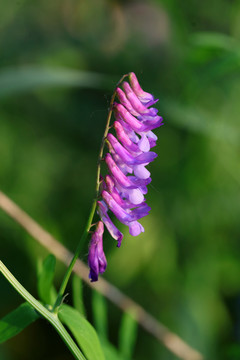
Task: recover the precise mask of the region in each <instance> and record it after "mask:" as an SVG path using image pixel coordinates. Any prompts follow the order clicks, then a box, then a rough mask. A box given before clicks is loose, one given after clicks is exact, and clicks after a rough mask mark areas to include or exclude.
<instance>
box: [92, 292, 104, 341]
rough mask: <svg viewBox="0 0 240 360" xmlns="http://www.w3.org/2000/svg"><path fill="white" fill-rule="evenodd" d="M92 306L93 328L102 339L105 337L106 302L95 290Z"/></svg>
mask: <svg viewBox="0 0 240 360" xmlns="http://www.w3.org/2000/svg"><path fill="white" fill-rule="evenodd" d="M92 308H93V318H94V325H95V328H96V330H97V332H98V334H99V335H100V336H101V338H102V339H107V337H108V336H107V333H108V331H107V302H106V299H105V298H104V297H103V296H102V295H101V294H99V293H98V292H97V291H93V299H92Z"/></svg>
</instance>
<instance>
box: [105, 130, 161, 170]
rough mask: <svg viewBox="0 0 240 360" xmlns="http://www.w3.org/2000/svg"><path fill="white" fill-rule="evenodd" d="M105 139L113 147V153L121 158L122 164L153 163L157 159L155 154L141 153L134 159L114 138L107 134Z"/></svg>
mask: <svg viewBox="0 0 240 360" xmlns="http://www.w3.org/2000/svg"><path fill="white" fill-rule="evenodd" d="M107 139H108V141H109V142H110V144H111V146H112V147H113V149H114V151H115V152H116V153H117V155H118V156H119V157H120V158H121V160H122V161H123V163H125V164H127V165H140V164H146V163H149V162H151V161H153V160H154V159H155V158H156V157H157V154H156V153H154V152H148V153H143V154H141V155H138V156H136V157H134V156H132V155H131V154H130V152H129V151H127V150H126V149H125V148H124V147H123V146H122V145H121V144H120V142H119V141H118V140H117V139H116V138H115V136H113V135H112V134H110V133H109V134H108V136H107Z"/></svg>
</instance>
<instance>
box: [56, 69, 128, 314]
mask: <svg viewBox="0 0 240 360" xmlns="http://www.w3.org/2000/svg"><path fill="white" fill-rule="evenodd" d="M127 76H128V74H125V75H123V76H122V78H121V79H120V80H119V82H118V84H117V86H116V88H115V90H114V92H113V95H112V98H111V102H110V107H109V112H108V116H107V122H106V127H105V130H104V134H103V138H102V142H101V146H100V151H99V155H98V162H97V175H96V188H95V198H94V200H93V203H92V207H91V210H90V214H89V217H88V220H87V224H86V227H85V229H84V231H83V234H82V236H81V238H80V241H79V243H78V246H77V248H76V251H75V253H74V256H73V258H72V260H71V262H70V264H69V266H68V268H67V271H66V273H65V275H64V278H63V281H62V284H61V286H60V288H59V292H58V295H57V299H56V301H55V304H54V306H53V309H52V311H53V312H57V311H58V308H59V306H60V305H61V302H62V299H63V296H64V293H65V290H66V287H67V284H68V281H69V279H70V276H71V273H72V270H73V267H74V265H75V262H76V261H77V259H78V257H79V255H80V252H81V250H82V248H83V245H84V243H85V241H86V239H87V236H88V234H89V232H90V228H91V226H92V221H93V217H94V214H95V211H96V206H97V201H98V197H99V189H100V185H101V180H100V173H101V161H102V157H103V151H104V146H105V144H106V139H107V135H108V131H109V128H110V121H111V117H112V112H113V104H114V100H115V97H116V94H117V88H118V86H119V85H120V84H121V83H122V82H123V80H124V79H125V77H127Z"/></svg>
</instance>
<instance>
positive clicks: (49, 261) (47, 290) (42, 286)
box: [38, 255, 56, 305]
mask: <svg viewBox="0 0 240 360" xmlns="http://www.w3.org/2000/svg"><path fill="white" fill-rule="evenodd" d="M55 265H56V258H55V256H53V255H49V256H48V257H47V258H46V259H45V260H44V261H43V263H42V266H41V269H40V270H39V272H38V295H39V298H40V299H41V300H42V301H43V302H44V303H45V304H50V305H53V303H54V301H55V300H56V291H55V289H54V286H53V279H54V272H55Z"/></svg>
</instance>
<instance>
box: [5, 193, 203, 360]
mask: <svg viewBox="0 0 240 360" xmlns="http://www.w3.org/2000/svg"><path fill="white" fill-rule="evenodd" d="M0 208H1V209H2V210H3V211H4V212H5V213H7V214H8V215H9V216H10V217H11V218H12V219H13V220H14V221H16V222H17V223H18V224H19V225H20V226H22V227H23V228H24V229H25V230H26V231H27V232H28V233H29V234H30V235H31V236H32V237H33V238H34V239H35V240H37V241H38V242H39V243H40V244H41V245H42V246H44V247H45V248H46V249H47V250H48V251H49V252H51V253H52V254H54V255H55V256H56V258H57V259H58V260H60V261H62V262H63V263H64V264H65V265H66V266H68V264H69V263H70V261H71V259H72V257H73V254H72V253H71V252H70V251H69V250H68V249H66V248H65V247H64V246H63V245H62V244H61V243H59V242H58V241H57V240H56V239H55V238H54V237H53V236H52V235H51V234H49V233H48V232H47V231H46V230H44V229H43V228H42V227H41V226H40V225H39V224H38V223H37V222H36V221H34V220H33V219H32V218H31V217H30V216H29V215H28V214H27V213H26V212H25V211H23V210H22V209H21V208H20V207H19V206H17V205H16V204H15V203H14V202H13V201H12V200H11V199H9V197H7V196H6V195H5V194H4V193H3V192H1V191H0ZM73 271H74V272H75V273H76V274H77V275H78V276H79V277H81V278H82V279H83V280H84V281H85V282H86V283H87V284H88V286H90V287H92V288H93V289H95V290H97V291H99V292H100V293H101V294H102V295H104V296H105V297H106V298H107V299H109V300H110V301H111V302H113V303H114V304H115V305H116V306H118V307H119V308H120V309H122V310H123V311H125V312H130V313H131V314H132V315H133V316H134V317H135V319H136V321H137V322H138V323H139V325H140V326H141V327H142V328H143V329H145V330H146V331H147V332H149V333H150V334H151V335H152V336H154V337H155V338H156V339H157V340H158V341H159V342H160V343H162V344H163V345H164V346H165V347H166V348H167V349H169V350H170V351H171V352H172V353H174V354H175V355H177V356H178V357H179V358H180V359H183V360H203V356H202V355H201V354H200V353H199V352H198V351H197V350H195V349H193V348H192V347H191V346H190V345H188V344H187V343H186V342H185V341H184V340H182V339H181V338H180V337H179V336H178V335H176V334H174V333H173V332H172V331H170V330H169V329H168V328H167V327H166V326H164V325H163V324H161V323H160V322H159V321H157V320H156V319H155V318H154V317H153V316H152V315H150V314H149V313H148V312H147V311H146V310H144V309H143V308H142V307H141V306H140V305H138V304H137V303H136V302H134V301H133V300H132V299H130V298H129V297H128V296H126V295H125V294H123V293H122V292H121V291H120V290H119V289H118V288H116V287H115V286H114V285H112V284H110V283H109V282H108V281H106V280H104V279H103V278H101V279H99V281H98V282H97V283H91V282H90V281H89V278H88V272H89V270H88V267H87V266H86V265H85V264H84V263H83V262H82V261H81V260H77V262H76V264H75V267H74V270H73Z"/></svg>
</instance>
